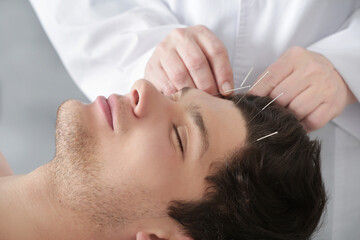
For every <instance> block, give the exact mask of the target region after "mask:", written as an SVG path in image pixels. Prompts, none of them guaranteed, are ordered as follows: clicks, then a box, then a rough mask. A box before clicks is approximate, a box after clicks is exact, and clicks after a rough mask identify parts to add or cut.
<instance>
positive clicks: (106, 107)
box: [95, 96, 114, 130]
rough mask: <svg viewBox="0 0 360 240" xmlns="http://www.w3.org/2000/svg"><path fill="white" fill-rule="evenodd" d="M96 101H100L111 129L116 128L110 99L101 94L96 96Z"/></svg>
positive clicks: (99, 103)
mask: <svg viewBox="0 0 360 240" xmlns="http://www.w3.org/2000/svg"><path fill="white" fill-rule="evenodd" d="M95 102H97V103H98V105H99V107H100V108H101V110H102V112H103V114H104V115H105V118H106V121H107V122H108V124H109V126H110V127H111V129H112V130H114V125H113V117H112V111H111V110H112V109H111V104H109V101H108V99H107V98H106V97H104V96H99V97H97V98H96V100H95Z"/></svg>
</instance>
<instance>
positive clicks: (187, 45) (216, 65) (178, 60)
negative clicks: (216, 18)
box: [145, 25, 234, 95]
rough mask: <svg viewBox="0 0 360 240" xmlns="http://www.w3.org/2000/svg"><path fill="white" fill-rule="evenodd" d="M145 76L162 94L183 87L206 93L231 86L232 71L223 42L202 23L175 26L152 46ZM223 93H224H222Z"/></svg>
mask: <svg viewBox="0 0 360 240" xmlns="http://www.w3.org/2000/svg"><path fill="white" fill-rule="evenodd" d="M145 79H147V80H149V81H151V82H152V83H153V84H154V85H155V87H156V88H157V89H158V90H160V91H162V92H163V93H164V94H165V95H170V94H172V93H174V92H176V91H177V90H180V89H181V88H183V87H186V86H188V87H196V88H199V89H201V90H204V91H206V92H208V93H210V94H213V93H216V92H218V91H221V92H222V86H223V84H224V83H228V89H232V88H233V85H234V83H233V73H232V69H231V65H230V61H229V57H228V54H227V51H226V48H225V46H224V44H223V43H222V42H221V41H220V40H219V39H218V38H217V37H216V36H215V35H214V33H212V32H211V31H210V30H209V29H208V28H206V27H205V26H201V25H199V26H193V27H187V28H177V29H175V30H173V31H172V32H171V33H170V34H169V35H168V36H167V37H166V38H165V39H164V41H162V42H161V43H160V44H159V45H158V46H157V48H156V49H155V51H154V53H153V55H152V56H151V58H150V60H149V62H148V63H147V65H146V69H145ZM224 95H225V94H224Z"/></svg>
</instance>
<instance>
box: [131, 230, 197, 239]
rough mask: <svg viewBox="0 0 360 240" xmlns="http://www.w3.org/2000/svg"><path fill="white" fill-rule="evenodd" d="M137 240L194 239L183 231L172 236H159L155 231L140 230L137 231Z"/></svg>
mask: <svg viewBox="0 0 360 240" xmlns="http://www.w3.org/2000/svg"><path fill="white" fill-rule="evenodd" d="M136 240H193V239H192V238H191V237H188V236H185V235H184V234H183V233H177V234H175V235H173V236H171V237H170V238H168V237H166V238H163V237H159V236H157V235H156V234H153V233H146V232H138V233H136Z"/></svg>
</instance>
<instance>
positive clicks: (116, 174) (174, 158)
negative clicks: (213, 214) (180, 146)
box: [105, 129, 184, 201]
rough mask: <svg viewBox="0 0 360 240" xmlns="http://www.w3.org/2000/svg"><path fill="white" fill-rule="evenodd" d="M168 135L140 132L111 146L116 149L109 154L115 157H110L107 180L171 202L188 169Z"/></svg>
mask: <svg viewBox="0 0 360 240" xmlns="http://www.w3.org/2000/svg"><path fill="white" fill-rule="evenodd" d="M168 134H169V133H168V132H166V131H159V130H157V131H156V129H154V131H142V130H141V129H137V130H134V131H133V132H132V133H130V135H129V136H126V137H125V136H124V137H123V138H122V139H120V140H117V143H116V144H111V145H112V146H111V148H112V149H113V150H111V149H109V150H108V151H107V152H108V153H109V152H112V153H114V154H106V155H107V158H108V159H109V160H106V165H107V166H106V172H107V173H106V174H105V177H108V178H109V177H110V178H111V179H112V181H113V182H114V183H115V184H116V183H117V184H119V185H123V184H126V185H128V186H129V187H131V188H137V189H143V190H144V191H146V192H150V193H151V198H153V199H154V198H158V199H160V200H164V201H167V199H169V198H170V199H171V197H172V196H174V194H175V192H174V191H175V190H176V186H177V185H179V184H180V182H181V180H182V175H183V174H182V173H183V169H184V167H183V165H182V160H181V159H180V158H179V156H178V155H177V153H176V152H175V150H174V147H173V145H172V143H171V142H169V137H168ZM108 147H109V146H108ZM110 181H111V180H110Z"/></svg>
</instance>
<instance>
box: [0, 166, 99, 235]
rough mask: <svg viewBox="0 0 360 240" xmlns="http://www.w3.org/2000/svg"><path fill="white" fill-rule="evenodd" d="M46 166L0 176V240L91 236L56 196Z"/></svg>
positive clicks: (83, 222)
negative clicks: (14, 174)
mask: <svg viewBox="0 0 360 240" xmlns="http://www.w3.org/2000/svg"><path fill="white" fill-rule="evenodd" d="M48 165H49V164H47V165H44V166H42V167H40V168H38V169H36V170H35V171H33V172H31V173H29V174H27V175H18V176H9V177H2V178H0V192H1V195H0V239H8V240H12V239H14V240H15V239H30V240H31V239H39V240H40V239H53V240H56V239H94V238H92V237H91V236H88V235H85V234H90V232H91V231H89V229H87V231H86V229H85V226H87V225H86V222H85V221H82V220H79V219H78V218H76V217H74V214H73V212H72V211H71V209H65V208H64V207H62V204H61V203H60V201H59V199H57V198H56V195H55V194H54V191H52V189H53V186H52V179H51V174H50V171H49V169H48ZM19 229H21V231H19ZM84 233H85V234H84Z"/></svg>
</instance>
